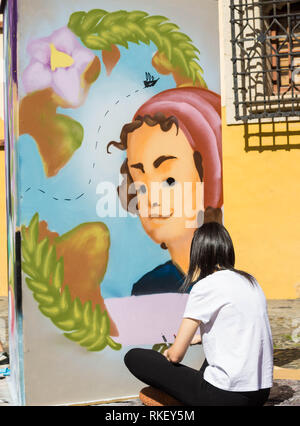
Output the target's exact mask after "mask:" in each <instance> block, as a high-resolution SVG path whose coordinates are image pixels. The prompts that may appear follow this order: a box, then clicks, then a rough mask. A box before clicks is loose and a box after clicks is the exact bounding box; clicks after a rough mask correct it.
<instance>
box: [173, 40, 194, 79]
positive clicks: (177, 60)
mask: <svg viewBox="0 0 300 426" xmlns="http://www.w3.org/2000/svg"><path fill="white" fill-rule="evenodd" d="M172 64H174V65H175V66H178V67H180V68H182V69H183V70H184V72H185V74H186V75H187V76H188V77H189V76H190V69H189V67H188V64H187V61H186V58H185V56H184V54H183V53H182V51H181V50H180V49H178V48H177V47H174V48H173V58H172Z"/></svg>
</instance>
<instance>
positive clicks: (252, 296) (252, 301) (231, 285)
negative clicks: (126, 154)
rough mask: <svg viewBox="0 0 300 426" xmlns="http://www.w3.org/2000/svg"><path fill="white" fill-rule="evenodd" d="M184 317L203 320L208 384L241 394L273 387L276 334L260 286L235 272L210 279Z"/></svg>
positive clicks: (191, 300) (201, 284) (198, 288)
mask: <svg viewBox="0 0 300 426" xmlns="http://www.w3.org/2000/svg"><path fill="white" fill-rule="evenodd" d="M184 317H185V318H193V319H197V320H200V321H201V324H200V329H201V336H202V343H203V348H204V352H205V356H206V359H207V362H208V364H209V366H208V367H207V368H206V370H205V373H204V379H205V380H206V381H207V382H209V383H210V384H212V385H214V386H216V387H218V388H220V389H224V390H230V391H240V392H246V391H255V390H258V389H263V388H269V387H272V378H273V344H272V335H271V330H270V324H269V320H268V314H267V304H266V299H265V296H264V293H263V291H262V289H261V287H260V286H259V284H258V283H257V282H256V283H255V285H252V284H251V283H250V282H249V280H248V279H246V278H245V277H243V276H241V275H240V274H238V273H237V272H234V271H230V270H221V271H217V272H215V273H213V274H211V275H208V276H207V277H205V278H204V279H202V280H200V281H199V282H198V283H196V284H195V285H194V286H193V288H192V290H191V293H190V295H189V299H188V302H187V306H186V309H185V313H184Z"/></svg>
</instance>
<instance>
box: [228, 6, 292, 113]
mask: <svg viewBox="0 0 300 426" xmlns="http://www.w3.org/2000/svg"><path fill="white" fill-rule="evenodd" d="M230 9H231V19H230V23H231V44H232V64H233V83H234V104H235V118H236V119H237V120H243V121H247V120H251V119H261V118H275V117H290V116H300V0H286V1H282V0H273V1H270V0H230Z"/></svg>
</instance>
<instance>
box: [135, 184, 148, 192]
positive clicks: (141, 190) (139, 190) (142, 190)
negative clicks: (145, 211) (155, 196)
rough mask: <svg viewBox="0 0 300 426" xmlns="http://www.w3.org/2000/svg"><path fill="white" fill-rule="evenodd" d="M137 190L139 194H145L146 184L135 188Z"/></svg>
mask: <svg viewBox="0 0 300 426" xmlns="http://www.w3.org/2000/svg"><path fill="white" fill-rule="evenodd" d="M137 192H138V193H139V194H146V192H147V188H146V185H141V186H140V187H139V188H138V189H137Z"/></svg>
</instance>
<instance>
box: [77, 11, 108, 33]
mask: <svg viewBox="0 0 300 426" xmlns="http://www.w3.org/2000/svg"><path fill="white" fill-rule="evenodd" d="M106 14H107V12H106V10H103V9H92V10H90V11H89V12H88V13H87V14H86V15H85V17H84V19H83V20H82V23H81V33H85V34H86V33H87V32H89V33H92V32H94V30H95V28H96V27H97V25H99V23H100V22H101V19H102V18H103V16H105V15H106Z"/></svg>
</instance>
